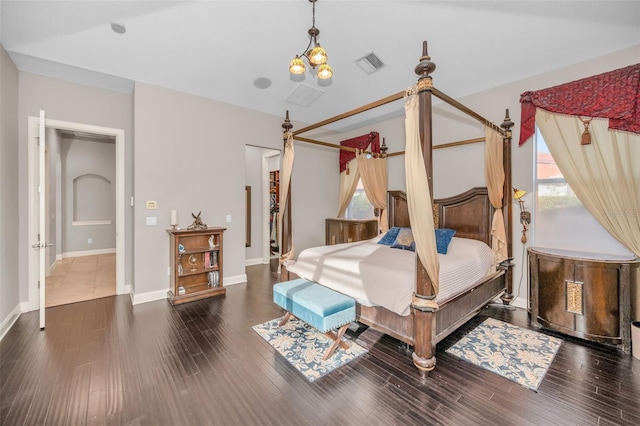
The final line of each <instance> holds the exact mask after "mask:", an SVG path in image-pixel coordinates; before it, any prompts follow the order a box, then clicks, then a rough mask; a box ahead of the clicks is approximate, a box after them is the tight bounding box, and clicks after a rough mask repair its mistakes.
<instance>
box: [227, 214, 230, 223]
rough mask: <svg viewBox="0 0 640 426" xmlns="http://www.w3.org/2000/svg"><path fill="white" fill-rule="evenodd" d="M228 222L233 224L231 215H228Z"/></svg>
mask: <svg viewBox="0 0 640 426" xmlns="http://www.w3.org/2000/svg"><path fill="white" fill-rule="evenodd" d="M227 222H231V215H230V214H228V215H227Z"/></svg>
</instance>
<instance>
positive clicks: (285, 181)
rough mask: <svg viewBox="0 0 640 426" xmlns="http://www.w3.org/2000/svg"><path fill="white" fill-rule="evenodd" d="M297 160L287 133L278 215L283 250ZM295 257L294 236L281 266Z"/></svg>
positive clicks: (290, 134) (291, 140)
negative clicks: (291, 187)
mask: <svg viewBox="0 0 640 426" xmlns="http://www.w3.org/2000/svg"><path fill="white" fill-rule="evenodd" d="M294 158H295V152H294V149H293V133H292V132H287V142H286V143H285V144H284V154H283V156H282V176H280V214H278V232H279V233H280V235H279V236H278V241H280V245H281V249H283V248H284V247H282V246H283V245H284V244H282V243H283V238H282V232H283V228H282V222H283V220H284V214H283V213H284V212H285V208H286V205H287V203H288V202H289V199H288V197H289V185H290V183H291V172H292V171H293V159H294ZM294 256H295V249H294V246H293V235H291V250H289V251H288V252H286V253H282V254H280V264H282V263H284V262H285V261H287V260H289V259H293V257H294Z"/></svg>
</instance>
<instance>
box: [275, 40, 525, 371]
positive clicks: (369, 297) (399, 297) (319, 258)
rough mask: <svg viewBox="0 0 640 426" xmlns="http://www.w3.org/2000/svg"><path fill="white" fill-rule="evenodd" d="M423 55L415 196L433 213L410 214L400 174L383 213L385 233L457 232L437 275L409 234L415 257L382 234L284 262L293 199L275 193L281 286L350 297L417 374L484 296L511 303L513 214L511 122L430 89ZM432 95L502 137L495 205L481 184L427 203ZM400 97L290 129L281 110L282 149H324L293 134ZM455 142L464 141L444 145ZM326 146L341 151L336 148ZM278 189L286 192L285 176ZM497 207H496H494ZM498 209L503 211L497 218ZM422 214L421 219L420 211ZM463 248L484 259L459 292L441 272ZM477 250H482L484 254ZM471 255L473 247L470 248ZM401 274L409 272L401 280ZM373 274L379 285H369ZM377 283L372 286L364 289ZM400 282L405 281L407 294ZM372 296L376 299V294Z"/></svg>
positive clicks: (429, 67)
mask: <svg viewBox="0 0 640 426" xmlns="http://www.w3.org/2000/svg"><path fill="white" fill-rule="evenodd" d="M430 59H431V58H430V57H429V56H428V54H427V44H426V42H424V44H423V55H422V57H421V59H420V63H419V64H418V66H417V67H416V69H415V72H416V74H418V76H419V79H418V83H417V90H415V94H416V96H417V102H418V105H419V115H418V119H419V126H418V128H419V144H420V146H421V149H420V150H421V151H422V157H423V158H424V169H422V170H423V171H422V174H426V176H424V179H425V182H428V187H425V188H423V189H424V191H421V193H420V194H418V195H419V196H424V194H422V192H424V193H426V194H427V195H428V198H427V200H429V201H430V204H432V208H433V210H432V211H426V210H431V209H423V210H422V211H420V210H419V209H418V211H419V212H420V214H419V215H416V213H415V212H416V210H415V205H416V204H415V203H416V201H415V200H414V198H418V196H417V195H416V192H415V190H414V189H413V187H414V183H413V182H410V181H409V179H411V178H409V177H408V178H407V179H408V181H407V194H405V193H404V192H400V191H389V192H388V204H387V209H388V218H389V227H401V228H407V227H411V228H412V229H413V230H414V234H415V233H416V232H418V231H417V229H416V227H417V226H418V225H419V222H421V221H423V220H426V221H429V222H431V221H433V227H431V225H429V227H430V229H431V231H430V232H431V233H433V228H447V229H451V230H455V231H456V234H455V237H454V238H453V240H452V241H451V245H450V248H451V249H450V250H449V254H446V255H442V254H438V255H437V259H436V263H438V262H439V266H438V268H437V269H436V279H433V276H434V273H433V272H431V270H430V269H429V268H430V265H427V268H425V266H424V264H425V261H423V260H422V259H424V256H423V255H422V253H423V252H420V250H423V249H424V247H425V244H424V243H423V242H422V241H420V242H419V241H418V238H416V245H419V246H420V247H416V253H414V252H412V251H405V250H398V249H395V248H390V247H388V246H385V245H383V244H378V243H379V242H380V241H379V240H380V239H381V238H383V237H382V236H379V237H377V238H375V239H373V240H368V241H363V242H357V243H348V244H340V245H334V246H328V247H319V248H313V249H308V250H305V251H303V253H301V254H300V256H299V257H298V259H297V260H296V261H294V260H293V259H292V258H290V257H288V254H289V253H292V252H293V250H292V248H293V243H292V233H291V231H292V229H291V216H292V212H291V203H290V194H291V193H290V191H288V190H286V189H285V190H283V192H282V195H281V207H282V209H281V220H282V227H281V229H282V234H281V236H282V240H281V242H280V244H281V245H280V247H281V248H282V253H283V256H282V258H281V277H280V280H281V281H287V280H289V279H291V278H292V276H293V275H294V274H296V275H298V276H301V277H303V278H306V279H308V280H311V281H315V282H317V283H319V284H321V285H325V286H327V287H330V288H333V289H334V290H337V291H339V292H341V293H344V294H347V295H349V296H351V297H353V298H354V299H355V300H356V302H357V305H356V306H357V308H356V314H357V321H358V322H360V323H363V324H365V325H368V326H369V327H372V328H374V329H376V330H379V331H381V332H383V333H385V334H388V335H390V336H392V337H394V338H396V339H398V340H400V341H402V342H405V343H407V344H409V345H411V346H413V347H414V353H413V363H414V364H415V366H416V367H417V368H418V370H419V371H420V372H422V373H424V372H428V371H430V370H432V369H433V368H435V364H436V359H435V345H436V344H437V343H438V342H439V341H441V340H442V339H444V338H445V337H446V336H447V335H449V334H450V333H451V332H453V331H454V330H456V329H457V328H458V327H459V326H461V325H462V324H464V323H465V322H466V321H468V320H469V319H470V318H471V317H473V316H474V315H476V314H477V313H478V312H479V311H480V310H481V309H482V308H483V307H484V306H485V305H487V304H488V303H489V302H490V301H491V300H493V299H495V298H497V297H501V298H502V300H503V303H505V304H508V303H510V302H511V300H512V299H513V295H512V283H511V281H512V277H511V275H512V271H511V266H512V264H511V263H510V258H511V240H512V239H511V226H510V224H511V215H512V203H511V197H510V195H511V130H510V129H511V127H512V126H513V122H511V120H510V119H509V116H508V111H507V114H506V115H507V116H506V118H505V120H504V122H503V123H502V125H501V126H500V127H499V126H496V125H495V124H492V123H490V122H489V121H488V120H486V119H484V118H482V117H481V116H480V115H479V114H477V113H475V112H473V111H471V110H470V109H468V108H467V107H465V106H464V105H462V104H460V103H458V102H457V101H455V100H453V99H451V98H449V97H448V96H446V95H445V94H443V93H442V92H440V91H438V90H437V89H435V88H434V87H433V86H432V83H431V77H430V75H429V74H430V73H431V72H433V71H434V69H435V64H434V63H433V62H431V60H430ZM432 95H435V96H437V97H438V98H440V99H441V100H443V101H445V102H446V103H448V104H450V105H452V106H454V107H455V108H457V109H459V110H460V111H462V112H464V113H466V114H467V115H470V116H472V117H474V118H476V119H477V120H479V121H481V122H482V123H483V124H484V125H485V126H486V127H487V128H491V129H492V131H494V132H498V133H499V136H500V139H501V140H500V141H499V145H501V146H499V150H500V151H501V153H500V157H501V158H502V161H501V164H500V167H501V169H502V171H503V172H504V180H500V186H501V187H500V188H499V189H500V191H499V192H501V199H500V200H499V201H498V202H496V201H495V196H494V197H493V199H491V197H490V194H491V191H488V189H487V188H486V187H476V188H472V189H470V190H468V191H465V192H464V193H462V194H459V195H456V196H453V197H448V198H444V199H436V200H433V199H432V196H431V194H432V193H433V186H432V150H433V148H434V147H433V146H432V140H431V133H432V131H431V126H432V123H431V115H432V111H431V110H432V107H431V96H432ZM404 96H405V93H404V92H400V93H398V94H396V95H392V96H390V97H387V98H384V99H382V100H379V101H377V102H374V103H372V104H368V105H365V106H363V107H360V108H358V109H356V110H353V111H350V112H348V113H345V114H341V115H339V116H336V117H334V118H331V119H328V120H325V121H322V122H320V123H317V124H314V125H312V126H308V127H305V128H303V129H301V130H298V131H296V132H292V131H291V129H292V127H293V126H292V124H291V122H290V120H289V115H288V111H287V116H286V119H285V122H284V123H283V125H282V127H283V128H284V133H285V147H286V144H287V143H290V142H291V141H292V140H294V139H295V140H300V141H303V142H311V143H320V144H323V145H330V144H327V143H325V142H319V141H314V140H312V139H308V138H303V137H300V136H299V134H301V133H304V132H307V131H309V130H312V129H315V128H318V127H321V126H324V125H326V124H329V123H332V122H335V121H338V120H340V119H343V118H346V117H350V116H352V115H355V114H358V113H360V112H363V111H367V110H369V109H372V108H375V107H377V106H380V105H384V104H386V103H389V102H392V101H395V100H398V99H402V98H403V97H404ZM482 140H484V138H482V139H477V140H471V141H464V142H462V143H473V142H479V141H482ZM407 144H408V142H407ZM459 144H461V143H454V144H450V145H459ZM333 146H335V147H338V146H336V145H333ZM407 146H408V145H407ZM439 147H442V145H439ZM341 149H344V148H341ZM408 149H409V148H407V150H408ZM408 152H409V151H407V153H408ZM400 154H402V153H400ZM390 155H394V154H390ZM407 155H408V154H407ZM291 161H292V160H291ZM286 163H287V154H286V150H285V160H284V162H283V174H285V175H286V173H287V172H286V167H287V164H286ZM421 166H422V164H421ZM284 185H287V187H288V188H290V186H291V181H290V179H289V182H288V183H287V182H285V183H284ZM494 186H495V185H494ZM412 197H414V198H412ZM412 203H413V207H412ZM496 204H498V205H497V206H496ZM496 207H497V208H496ZM500 209H501V210H500ZM496 210H497V211H498V214H496V216H499V217H500V221H501V222H502V220H503V221H504V225H501V226H503V227H504V235H503V236H502V240H501V241H502V243H503V244H502V245H503V247H502V249H501V252H502V253H503V255H502V257H499V258H498V259H497V260H496V256H495V255H494V252H492V251H491V248H489V246H492V244H494V245H495V244H497V243H496V241H495V235H494V233H493V232H492V230H495V228H496V222H495V220H496V219H495V217H494V213H495V212H496ZM500 212H501V213H502V214H501V215H500ZM422 213H425V214H424V215H423V214H422ZM411 217H413V220H411ZM418 218H419V219H420V220H418ZM423 218H424V219H423ZM478 242H481V243H478ZM431 245H433V244H431ZM469 245H472V246H474V245H475V246H478V250H477V251H480V252H485V254H484V255H483V256H484V259H485V260H478V261H477V262H476V261H475V260H474V262H472V263H477V264H478V265H476V269H478V268H479V270H480V272H479V273H478V272H475V275H469V276H467V277H466V278H463V281H465V280H466V283H465V285H464V286H462V287H459V288H458V289H457V290H451V289H449V286H450V285H449V284H447V283H446V282H445V281H446V278H445V277H443V276H447V275H448V274H449V275H460V273H461V272H460V271H462V269H463V268H461V267H459V266H457V265H453V264H451V259H452V258H453V257H455V256H457V255H456V254H455V253H457V252H459V253H462V254H461V255H460V256H461V257H463V258H464V257H469V256H468V255H467V254H465V253H471V252H470V251H464V250H468V249H467V248H464V249H463V248H462V247H463V246H464V247H467V246H469ZM426 247H427V248H429V247H430V246H429V244H426ZM483 247H486V249H485V248H483ZM433 248H435V247H433ZM487 249H488V250H489V256H490V258H491V260H490V264H489V267H488V268H487V263H486V251H487ZM461 250H462V251H461ZM469 250H472V251H475V250H476V249H475V248H474V249H469ZM433 252H434V256H436V255H435V250H434V251H433ZM334 253H336V254H337V255H338V256H342V257H338V258H334V257H332V256H333V255H334ZM345 253H346V255H345ZM357 256H361V257H359V258H358V260H356V263H355V266H354V264H351V265H350V264H349V263H345V262H344V259H345V258H353V257H357ZM474 256H475V254H474ZM391 257H393V258H394V259H396V258H397V259H398V260H397V261H396V260H393V262H391V261H389V262H388V263H382V262H383V260H382V259H386V258H391ZM438 259H439V260H438ZM483 262H484V263H483ZM365 263H366V264H368V266H367V265H365ZM392 263H393V264H392ZM426 263H429V261H426ZM394 265H395V266H394ZM367 268H368V269H367ZM376 268H377V269H376ZM393 268H396V269H393ZM407 270H408V275H406V272H407ZM385 274H386V275H385ZM403 274H404V275H403ZM405 275H406V276H405ZM375 277H378V278H381V279H378V280H376V279H375ZM376 281H377V283H376V284H370V283H372V282H376ZM406 282H409V287H408V288H407V286H406ZM403 283H404V284H403ZM369 285H375V286H378V290H376V289H375V288H374V287H367V286H369ZM378 291H380V293H376V292H378Z"/></svg>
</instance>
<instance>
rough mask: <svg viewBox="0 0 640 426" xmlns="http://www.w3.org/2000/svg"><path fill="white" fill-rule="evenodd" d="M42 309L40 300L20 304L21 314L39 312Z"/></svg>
mask: <svg viewBox="0 0 640 426" xmlns="http://www.w3.org/2000/svg"><path fill="white" fill-rule="evenodd" d="M39 308H40V299H36V301H35V302H33V303H31V302H21V303H20V312H23V313H24V312H31V311H37V310H38V309H39Z"/></svg>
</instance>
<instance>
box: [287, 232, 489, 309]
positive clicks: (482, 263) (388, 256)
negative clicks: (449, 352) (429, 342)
mask: <svg viewBox="0 0 640 426" xmlns="http://www.w3.org/2000/svg"><path fill="white" fill-rule="evenodd" d="M379 239H380V237H377V238H373V239H371V240H366V241H360V242H356V243H347V244H336V245H332V246H320V247H313V248H309V249H307V250H304V251H303V252H302V253H300V255H299V256H298V259H297V260H296V261H288V262H287V263H286V267H287V269H288V270H289V271H291V272H293V273H295V274H297V275H298V276H300V277H302V278H305V279H307V280H311V281H315V282H317V283H319V284H322V285H324V286H325V287H329V288H331V289H333V290H335V291H337V292H340V293H343V294H346V295H348V296H350V297H353V298H354V299H356V300H357V301H358V303H361V304H364V305H367V306H372V305H373V306H383V307H385V308H387V309H389V310H390V311H393V312H395V313H397V314H398V315H403V316H404V315H409V313H410V305H411V297H412V295H413V293H414V291H415V269H416V254H415V253H414V252H411V251H406V250H400V249H392V248H391V247H389V246H386V245H382V244H377V241H378V240H379ZM438 257H439V260H440V292H439V294H438V296H437V297H436V302H438V303H444V302H446V301H447V300H449V299H450V298H452V297H454V296H456V295H457V294H459V293H461V292H462V291H464V290H466V289H468V288H470V287H472V286H473V285H474V284H476V283H478V282H479V281H480V280H482V279H483V278H484V277H485V276H487V275H488V274H491V273H494V272H495V264H494V258H493V253H492V252H491V248H490V247H489V246H487V245H486V244H485V243H483V242H481V241H477V240H471V239H466V238H455V237H454V238H453V239H452V240H451V244H450V245H449V249H448V252H447V254H446V255H443V254H439V255H438Z"/></svg>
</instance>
